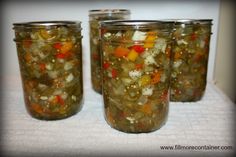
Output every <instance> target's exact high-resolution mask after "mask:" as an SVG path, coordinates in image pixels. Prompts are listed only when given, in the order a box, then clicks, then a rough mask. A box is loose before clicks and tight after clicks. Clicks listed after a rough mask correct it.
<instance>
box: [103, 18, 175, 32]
mask: <svg viewBox="0 0 236 157" xmlns="http://www.w3.org/2000/svg"><path fill="white" fill-rule="evenodd" d="M101 27H105V28H107V29H114V30H116V29H128V28H130V29H149V28H150V29H168V28H170V27H171V22H167V21H166V22H164V21H158V20H109V21H103V22H101Z"/></svg>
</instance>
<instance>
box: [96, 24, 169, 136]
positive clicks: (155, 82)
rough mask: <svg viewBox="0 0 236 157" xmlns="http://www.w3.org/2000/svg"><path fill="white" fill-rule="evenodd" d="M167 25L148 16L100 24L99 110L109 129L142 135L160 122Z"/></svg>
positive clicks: (164, 104) (165, 92) (165, 101)
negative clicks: (101, 86)
mask: <svg viewBox="0 0 236 157" xmlns="http://www.w3.org/2000/svg"><path fill="white" fill-rule="evenodd" d="M170 28H171V27H170V26H169V24H168V23H163V22H160V21H150V20H139V21H135V20H118V21H105V22H102V24H101V29H100V31H101V39H102V74H103V88H102V89H103V100H104V114H105V119H106V121H107V123H108V124H109V125H110V126H111V127H113V128H115V129H117V130H120V131H123V132H128V133H142V132H151V131H154V130H156V129H159V128H160V127H161V126H162V125H163V124H165V122H166V119H167V115H168V106H169V74H170V57H171V33H170Z"/></svg>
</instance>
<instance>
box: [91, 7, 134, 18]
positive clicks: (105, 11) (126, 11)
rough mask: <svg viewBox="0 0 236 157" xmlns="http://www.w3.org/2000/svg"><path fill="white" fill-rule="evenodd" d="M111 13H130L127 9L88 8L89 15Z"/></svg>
mask: <svg viewBox="0 0 236 157" xmlns="http://www.w3.org/2000/svg"><path fill="white" fill-rule="evenodd" d="M97 14H99V15H112V14H130V10H128V9H97V10H96V9H95V10H89V16H93V15H97Z"/></svg>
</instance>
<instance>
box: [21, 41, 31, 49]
mask: <svg viewBox="0 0 236 157" xmlns="http://www.w3.org/2000/svg"><path fill="white" fill-rule="evenodd" d="M31 45H32V41H30V40H24V41H23V46H24V47H25V48H30V46H31Z"/></svg>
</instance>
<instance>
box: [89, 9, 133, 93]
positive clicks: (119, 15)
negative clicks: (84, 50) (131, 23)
mask: <svg viewBox="0 0 236 157" xmlns="http://www.w3.org/2000/svg"><path fill="white" fill-rule="evenodd" d="M129 18H130V11H129V10H126V9H104V10H89V25H90V62H91V82H92V87H93V89H94V90H95V91H96V92H98V93H100V94H101V93H102V78H101V52H100V51H101V50H100V41H99V23H100V22H101V21H104V20H126V19H129Z"/></svg>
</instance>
